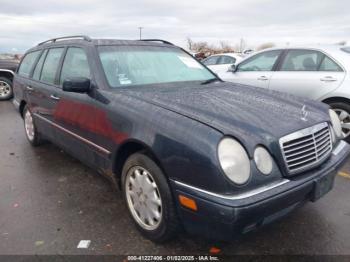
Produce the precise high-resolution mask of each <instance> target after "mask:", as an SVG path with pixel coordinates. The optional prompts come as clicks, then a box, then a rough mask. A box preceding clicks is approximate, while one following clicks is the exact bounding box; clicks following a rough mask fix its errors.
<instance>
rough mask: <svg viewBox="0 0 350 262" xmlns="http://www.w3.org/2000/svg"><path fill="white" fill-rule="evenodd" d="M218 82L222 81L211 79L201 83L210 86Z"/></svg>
mask: <svg viewBox="0 0 350 262" xmlns="http://www.w3.org/2000/svg"><path fill="white" fill-rule="evenodd" d="M216 81H220V79H218V78H210V79H208V80H205V81H203V82H202V83H201V85H207V84H210V83H214V82H216Z"/></svg>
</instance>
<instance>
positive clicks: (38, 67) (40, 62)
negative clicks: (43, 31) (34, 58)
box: [33, 50, 47, 80]
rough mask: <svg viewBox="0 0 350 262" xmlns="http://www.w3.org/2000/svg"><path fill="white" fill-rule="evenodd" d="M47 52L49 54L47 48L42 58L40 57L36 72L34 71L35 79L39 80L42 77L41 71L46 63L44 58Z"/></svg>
mask: <svg viewBox="0 0 350 262" xmlns="http://www.w3.org/2000/svg"><path fill="white" fill-rule="evenodd" d="M46 54H47V50H45V51H44V52H43V53H42V54H41V56H40V59H39V61H38V63H37V64H36V66H35V69H34V73H33V79H35V80H39V79H40V73H41V69H42V68H43V64H44V60H45V57H46Z"/></svg>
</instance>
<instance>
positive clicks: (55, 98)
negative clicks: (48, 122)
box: [50, 94, 60, 100]
mask: <svg viewBox="0 0 350 262" xmlns="http://www.w3.org/2000/svg"><path fill="white" fill-rule="evenodd" d="M50 98H51V99H53V100H60V98H59V97H58V96H56V95H54V94H52V95H50Z"/></svg>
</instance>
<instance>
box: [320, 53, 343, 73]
mask: <svg viewBox="0 0 350 262" xmlns="http://www.w3.org/2000/svg"><path fill="white" fill-rule="evenodd" d="M319 70H320V71H331V72H341V71H343V70H342V69H341V67H340V66H338V65H337V64H336V63H335V62H334V61H333V60H332V59H330V58H329V57H328V56H326V57H325V58H324V59H323V61H322V63H321V65H320V69H319Z"/></svg>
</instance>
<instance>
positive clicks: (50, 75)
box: [40, 48, 64, 84]
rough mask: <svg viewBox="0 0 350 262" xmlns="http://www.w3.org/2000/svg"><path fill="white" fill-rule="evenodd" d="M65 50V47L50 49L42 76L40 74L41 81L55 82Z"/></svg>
mask: <svg viewBox="0 0 350 262" xmlns="http://www.w3.org/2000/svg"><path fill="white" fill-rule="evenodd" d="M63 50H64V48H52V49H49V52H48V54H47V56H46V59H45V62H44V66H43V69H42V71H41V76H40V80H41V81H43V82H45V83H48V84H54V82H55V77H56V72H57V69H58V65H59V63H60V59H61V56H62V53H63Z"/></svg>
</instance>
